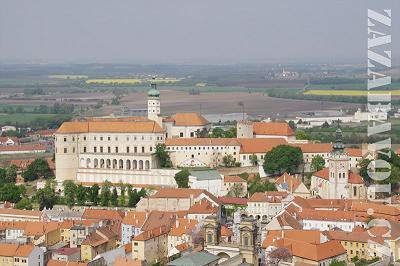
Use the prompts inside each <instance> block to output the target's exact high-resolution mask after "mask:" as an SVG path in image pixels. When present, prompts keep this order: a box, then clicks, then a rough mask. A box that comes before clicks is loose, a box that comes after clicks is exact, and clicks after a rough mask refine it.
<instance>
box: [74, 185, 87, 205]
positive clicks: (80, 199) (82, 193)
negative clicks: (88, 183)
mask: <svg viewBox="0 0 400 266" xmlns="http://www.w3.org/2000/svg"><path fill="white" fill-rule="evenodd" d="M86 199H87V190H86V187H84V186H82V185H79V186H78V187H77V188H76V200H77V203H78V205H79V206H83V205H85V202H86Z"/></svg>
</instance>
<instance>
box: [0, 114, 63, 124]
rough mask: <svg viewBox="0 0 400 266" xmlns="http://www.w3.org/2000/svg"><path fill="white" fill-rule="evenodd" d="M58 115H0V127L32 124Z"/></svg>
mask: <svg viewBox="0 0 400 266" xmlns="http://www.w3.org/2000/svg"><path fill="white" fill-rule="evenodd" d="M57 116H59V115H57V114H32V113H15V114H6V113H0V125H3V124H6V123H8V122H10V123H11V124H15V123H20V124H25V123H29V122H32V121H33V120H35V119H38V118H55V117H57Z"/></svg>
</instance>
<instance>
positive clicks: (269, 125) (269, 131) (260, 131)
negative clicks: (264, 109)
mask: <svg viewBox="0 0 400 266" xmlns="http://www.w3.org/2000/svg"><path fill="white" fill-rule="evenodd" d="M253 131H254V134H256V135H279V136H294V132H293V129H292V128H291V127H290V126H289V124H288V123H286V122H254V123H253Z"/></svg>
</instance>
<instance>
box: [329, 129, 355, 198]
mask: <svg viewBox="0 0 400 266" xmlns="http://www.w3.org/2000/svg"><path fill="white" fill-rule="evenodd" d="M342 139H343V136H342V130H341V129H340V128H339V126H338V129H337V130H336V141H335V143H334V144H333V150H332V152H331V154H330V156H329V185H330V186H329V198H331V199H346V198H349V195H348V180H349V171H350V163H349V156H348V155H347V153H346V152H345V151H344V145H343V140H342Z"/></svg>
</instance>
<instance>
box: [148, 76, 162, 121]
mask: <svg viewBox="0 0 400 266" xmlns="http://www.w3.org/2000/svg"><path fill="white" fill-rule="evenodd" d="M160 113H161V109H160V91H159V90H157V84H156V82H155V78H154V77H153V79H152V82H151V89H150V90H149V91H148V93H147V118H148V119H150V120H153V121H157V122H158V121H159V117H158V116H159V115H160Z"/></svg>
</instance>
